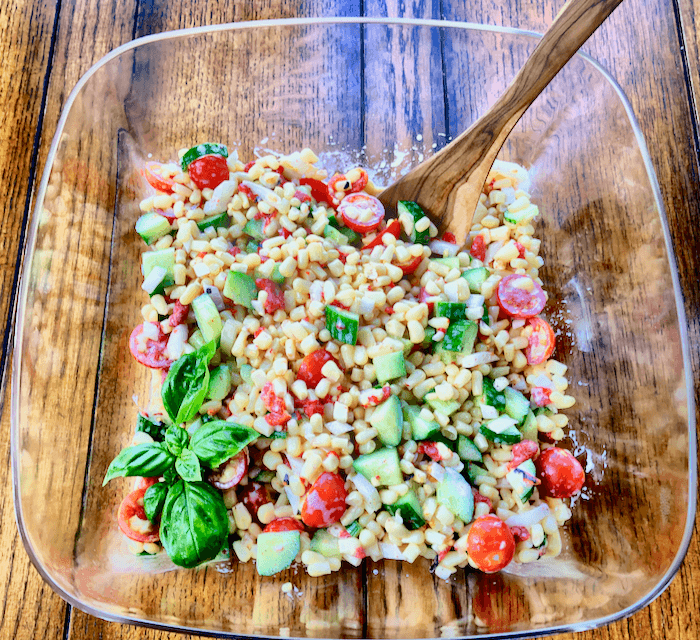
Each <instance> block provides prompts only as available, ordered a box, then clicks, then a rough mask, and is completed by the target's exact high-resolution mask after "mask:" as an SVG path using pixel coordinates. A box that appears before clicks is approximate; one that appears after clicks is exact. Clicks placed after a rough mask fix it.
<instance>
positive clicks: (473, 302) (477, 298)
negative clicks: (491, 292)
mask: <svg viewBox="0 0 700 640" xmlns="http://www.w3.org/2000/svg"><path fill="white" fill-rule="evenodd" d="M484 302H486V300H485V299H484V296H482V295H481V294H480V293H472V294H471V295H470V296H469V298H467V306H468V307H469V308H470V309H475V308H476V307H483V306H484Z"/></svg>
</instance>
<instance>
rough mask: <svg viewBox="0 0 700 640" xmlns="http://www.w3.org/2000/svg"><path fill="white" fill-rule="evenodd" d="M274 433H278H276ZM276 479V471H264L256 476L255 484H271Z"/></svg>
mask: <svg viewBox="0 0 700 640" xmlns="http://www.w3.org/2000/svg"><path fill="white" fill-rule="evenodd" d="M273 433H278V432H277V431H275V432H273ZM285 433H286V432H285ZM276 477H277V474H276V473H275V472H274V471H270V469H262V470H261V471H260V473H258V475H257V476H255V478H254V480H255V482H263V483H266V484H269V483H270V482H272V481H273V480H274V479H275V478H276Z"/></svg>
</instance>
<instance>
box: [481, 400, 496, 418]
mask: <svg viewBox="0 0 700 640" xmlns="http://www.w3.org/2000/svg"><path fill="white" fill-rule="evenodd" d="M480 408H481V417H482V418H483V419H484V420H495V419H496V418H498V409H496V407H492V406H491V405H489V404H482V405H481V407H480Z"/></svg>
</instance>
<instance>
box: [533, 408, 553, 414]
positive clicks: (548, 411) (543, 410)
mask: <svg viewBox="0 0 700 640" xmlns="http://www.w3.org/2000/svg"><path fill="white" fill-rule="evenodd" d="M534 413H535V415H536V416H539V415H541V414H544V415H546V416H549V415H552V410H551V409H550V408H549V407H536V408H535V411H534Z"/></svg>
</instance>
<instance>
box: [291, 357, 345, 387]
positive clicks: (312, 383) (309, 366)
mask: <svg viewBox="0 0 700 640" xmlns="http://www.w3.org/2000/svg"><path fill="white" fill-rule="evenodd" d="M331 361H333V362H335V363H336V364H338V361H337V360H336V359H335V358H334V357H333V356H332V355H331V354H330V353H328V351H326V350H325V349H317V350H316V351H314V352H313V353H310V354H309V355H308V356H305V357H304V359H303V360H302V361H301V365H300V366H299V371H298V372H297V379H298V380H303V381H304V382H306V386H307V387H309V388H310V389H313V388H315V387H316V385H317V384H318V383H319V382H321V380H322V379H323V374H322V373H321V369H323V365H324V364H326V362H331Z"/></svg>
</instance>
